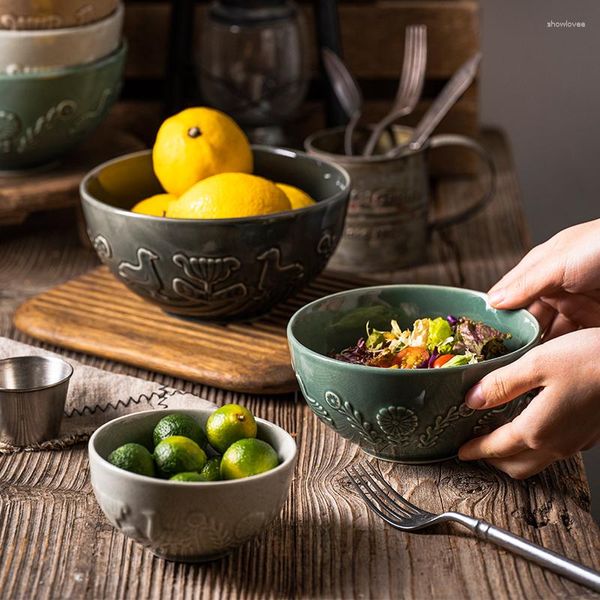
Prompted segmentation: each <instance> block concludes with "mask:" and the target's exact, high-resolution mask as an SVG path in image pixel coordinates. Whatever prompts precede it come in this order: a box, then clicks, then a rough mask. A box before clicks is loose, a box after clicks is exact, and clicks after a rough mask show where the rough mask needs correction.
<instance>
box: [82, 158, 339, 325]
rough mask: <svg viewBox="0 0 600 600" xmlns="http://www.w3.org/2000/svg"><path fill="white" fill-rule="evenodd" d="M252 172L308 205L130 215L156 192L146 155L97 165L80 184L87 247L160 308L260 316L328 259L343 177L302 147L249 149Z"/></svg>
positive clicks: (210, 314)
mask: <svg viewBox="0 0 600 600" xmlns="http://www.w3.org/2000/svg"><path fill="white" fill-rule="evenodd" d="M254 172H255V173H256V174H257V175H261V176H263V177H266V178H268V179H271V180H273V181H276V182H281V183H290V184H292V185H296V186H298V187H300V188H302V189H304V190H305V191H306V192H308V193H309V194H310V195H311V196H312V197H313V198H314V199H315V200H316V201H317V202H316V204H314V205H312V206H309V207H307V208H303V209H299V210H294V211H286V212H281V213H274V214H271V215H266V216H258V217H248V218H242V219H167V218H162V217H152V216H148V215H141V214H137V213H132V212H131V211H130V210H129V209H130V208H131V207H132V206H133V205H134V204H136V203H137V202H138V201H140V200H142V199H143V198H146V197H148V196H151V195H153V194H157V193H160V192H161V187H160V184H159V183H158V181H157V179H156V177H155V175H154V172H153V170H152V157H151V153H150V151H149V150H147V151H143V152H136V153H134V154H129V155H127V156H122V157H120V158H117V159H115V160H112V161H109V162H107V163H104V164H103V165H100V166H99V167H97V168H96V169H94V170H93V171H92V172H91V173H89V174H88V175H87V176H86V177H85V179H84V180H83V182H82V183H81V198H82V202H83V212H84V215H85V220H86V223H87V228H88V234H89V236H90V239H91V241H92V244H93V245H94V247H95V248H96V252H97V253H98V256H99V257H100V259H101V260H102V262H104V263H105V264H106V265H108V267H109V268H110V270H111V271H112V273H113V274H114V275H115V276H116V277H117V278H118V279H120V280H121V281H122V282H123V283H124V284H125V285H127V286H128V287H129V288H130V289H131V290H132V291H134V292H135V293H136V294H138V295H139V296H141V297H142V298H145V299H146V300H149V301H150V302H153V303H154V304H158V306H160V307H161V308H162V309H163V310H165V311H167V312H171V313H175V314H178V315H184V316H189V317H195V318H202V319H219V320H227V319H239V318H246V317H252V316H255V315H258V314H261V313H264V312H266V311H268V310H269V309H270V308H271V307H272V306H273V305H275V304H276V303H278V302H280V301H282V300H285V299H286V298H287V297H288V296H290V295H291V294H293V293H295V292H296V291H297V290H299V289H300V288H302V287H303V286H305V285H306V284H308V283H309V282H310V281H311V280H312V279H314V278H315V277H316V276H317V275H318V274H319V273H320V272H321V271H322V270H323V268H324V267H325V265H326V264H327V261H328V260H329V257H330V256H331V254H332V252H333V251H334V250H335V247H336V246H337V243H338V240H339V239H340V235H341V233H342V228H343V225H344V218H345V216H346V205H347V202H348V194H349V191H350V178H349V177H348V175H347V173H346V172H345V171H344V170H343V169H341V168H339V167H336V166H335V165H333V164H331V163H328V162H326V161H323V160H320V159H317V158H313V157H310V156H307V155H306V154H304V153H303V152H294V151H291V150H282V149H276V148H266V147H255V148H254ZM243 193H244V191H243V189H240V196H243Z"/></svg>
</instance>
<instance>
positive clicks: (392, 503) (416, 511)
mask: <svg viewBox="0 0 600 600" xmlns="http://www.w3.org/2000/svg"><path fill="white" fill-rule="evenodd" d="M346 473H348V476H349V477H350V481H351V482H352V483H353V485H354V487H355V488H356V490H357V491H358V493H359V494H360V496H361V497H362V498H363V500H364V501H365V503H366V504H367V506H368V507H369V508H370V509H371V510H372V511H373V512H375V513H376V514H378V515H379V516H380V517H381V518H382V519H383V520H384V521H386V522H387V523H389V524H390V525H394V526H395V527H402V526H403V525H408V522H409V521H411V520H412V519H414V518H415V517H419V516H423V515H425V514H427V513H425V511H423V510H421V509H420V508H418V507H417V506H415V505H414V504H412V502H409V501H408V500H407V499H406V498H404V497H403V496H402V495H401V494H399V493H398V492H397V491H396V490H395V489H394V488H393V487H392V486H391V485H389V484H388V483H387V482H386V481H385V480H384V479H383V477H382V475H381V473H380V472H379V471H378V470H376V469H375V467H373V466H372V465H371V464H370V463H365V464H358V465H353V466H350V467H347V468H346Z"/></svg>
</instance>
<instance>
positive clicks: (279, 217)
mask: <svg viewBox="0 0 600 600" xmlns="http://www.w3.org/2000/svg"><path fill="white" fill-rule="evenodd" d="M251 148H252V152H253V154H254V153H255V152H262V153H265V154H275V155H278V156H287V157H289V158H294V157H296V156H298V157H301V158H305V159H308V160H310V161H314V162H318V163H322V164H323V165H326V166H327V167H328V168H330V169H334V170H336V171H337V172H338V173H339V174H340V175H341V176H342V177H343V178H344V186H343V188H341V189H339V190H338V191H337V192H336V193H335V194H333V195H332V196H329V197H328V198H325V199H324V200H320V201H319V202H315V204H312V205H310V206H305V207H304V208H297V209H291V210H285V211H281V212H277V213H271V214H268V215H255V216H253V217H231V218H227V219H173V218H171V217H156V216H153V215H144V214H141V213H134V212H132V211H131V210H125V209H123V208H118V207H116V206H112V205H110V204H107V203H106V202H102V201H101V200H98V198H95V197H94V196H93V195H92V194H91V193H90V192H89V191H88V189H87V188H88V186H89V183H90V181H91V180H92V179H94V178H96V177H97V176H98V175H99V174H100V173H101V172H102V171H103V170H104V169H106V168H107V167H109V166H111V165H113V164H117V163H120V162H123V161H125V160H129V159H132V158H136V157H138V156H152V149H151V148H148V149H146V150H138V151H136V152H130V153H128V154H123V155H121V156H117V157H116V158H112V159H111V160H107V161H105V162H103V163H101V164H99V165H98V166H97V167H94V169H92V170H91V171H90V172H89V173H87V174H86V175H85V177H84V178H83V179H82V181H81V183H80V184H79V193H80V195H81V198H82V199H83V201H84V202H88V203H90V204H91V205H92V206H94V207H95V208H98V209H100V210H104V211H107V212H110V213H113V214H118V215H123V216H125V217H127V218H130V219H137V220H141V221H154V222H157V223H178V222H179V223H202V224H203V225H212V226H221V225H228V224H239V223H257V222H260V221H266V222H269V223H273V222H274V221H283V220H286V219H290V218H293V217H295V216H296V215H298V214H301V213H307V212H309V211H317V210H321V209H322V208H323V207H324V206H329V205H331V204H335V203H336V202H339V201H340V200H342V199H343V198H344V197H347V196H348V195H349V193H350V188H351V185H352V182H351V179H350V175H349V174H348V171H346V169H344V168H343V167H340V166H339V165H337V164H335V163H334V162H333V161H331V160H326V159H323V158H321V157H317V156H313V155H310V154H307V153H306V152H303V151H302V150H294V149H291V148H280V147H278V146H265V145H260V144H252V145H251Z"/></svg>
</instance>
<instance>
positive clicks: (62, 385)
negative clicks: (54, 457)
mask: <svg viewBox="0 0 600 600" xmlns="http://www.w3.org/2000/svg"><path fill="white" fill-rule="evenodd" d="M72 374H73V367H71V365H70V364H69V363H66V362H65V361H64V360H61V359H60V358H46V357H43V356H16V357H14V358H5V359H4V360H0V442H5V443H8V444H12V445H13V446H27V445H29V444H35V443H39V442H44V441H46V440H51V439H53V438H56V437H57V436H58V433H59V431H60V423H61V420H62V416H63V412H64V408H65V400H66V399H67V390H68V388H69V380H70V379H71V375H72Z"/></svg>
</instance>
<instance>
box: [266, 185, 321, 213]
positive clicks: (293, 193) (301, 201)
mask: <svg viewBox="0 0 600 600" xmlns="http://www.w3.org/2000/svg"><path fill="white" fill-rule="evenodd" d="M275 185H276V186H277V187H278V188H279V189H280V190H281V191H282V192H283V193H284V194H285V195H286V196H287V197H288V200H289V201H290V204H291V205H292V208H293V209H295V208H304V207H305V206H310V205H311V204H315V201H314V200H313V199H312V198H311V197H310V196H309V195H308V194H307V193H306V192H303V191H302V190H301V189H300V188H297V187H295V186H293V185H288V184H287V183H276V184H275Z"/></svg>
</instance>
